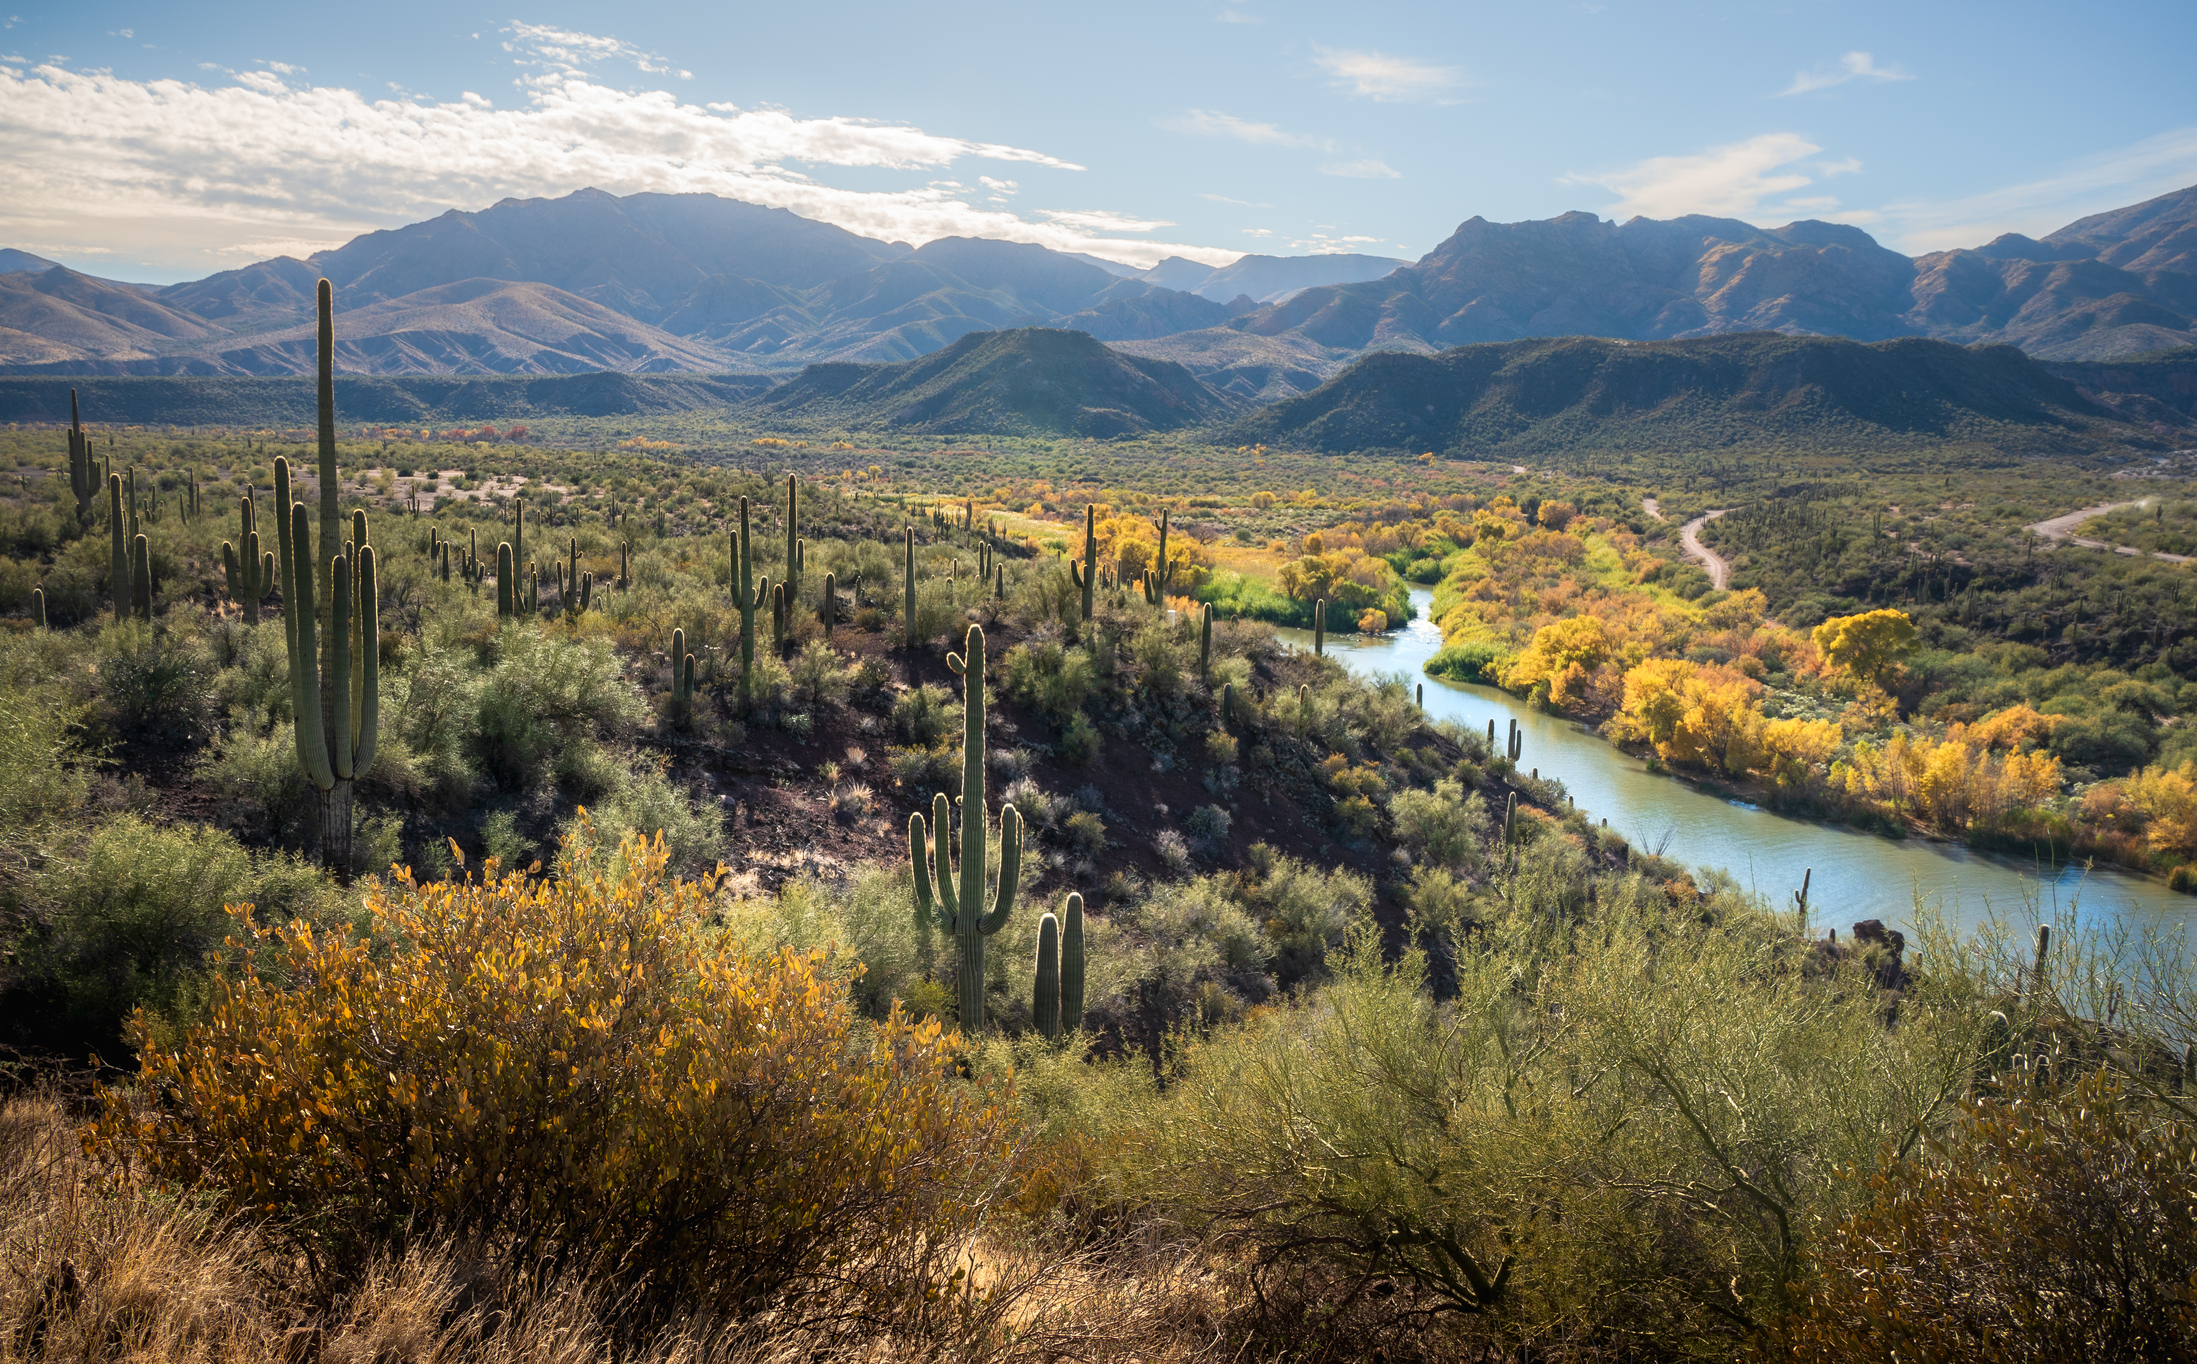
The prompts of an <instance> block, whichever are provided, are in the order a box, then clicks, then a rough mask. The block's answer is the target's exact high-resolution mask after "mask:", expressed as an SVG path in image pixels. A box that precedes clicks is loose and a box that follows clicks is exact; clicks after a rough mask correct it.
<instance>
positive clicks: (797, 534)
mask: <svg viewBox="0 0 2197 1364" xmlns="http://www.w3.org/2000/svg"><path fill="white" fill-rule="evenodd" d="M800 522H801V483H800V481H799V480H798V479H796V478H795V477H794V476H793V475H792V474H787V475H786V571H785V572H784V573H783V574H781V575H780V577H782V578H783V579H784V580H785V585H786V605H788V606H792V605H793V604H794V603H795V602H796V601H798V600H799V599H800V596H801V570H802V569H803V568H805V567H806V566H807V564H806V560H807V559H808V557H809V547H808V544H807V542H806V541H804V540H802V539H801V529H800Z"/></svg>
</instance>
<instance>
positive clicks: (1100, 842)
mask: <svg viewBox="0 0 2197 1364" xmlns="http://www.w3.org/2000/svg"><path fill="white" fill-rule="evenodd" d="M1061 827H1062V829H1063V831H1064V832H1066V834H1067V835H1068V845H1069V846H1070V847H1072V848H1074V849H1075V850H1076V851H1077V852H1079V853H1082V854H1083V855H1084V856H1086V857H1096V856H1097V855H1098V854H1100V853H1102V852H1104V851H1105V850H1106V825H1105V823H1104V822H1103V821H1102V820H1100V819H1099V817H1098V816H1097V815H1095V814H1093V813H1092V812H1091V811H1089V810H1078V811H1076V812H1075V813H1074V814H1072V815H1070V816H1068V819H1067V821H1066V823H1064V824H1063V825H1062V826H1061Z"/></svg>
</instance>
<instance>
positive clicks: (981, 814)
mask: <svg viewBox="0 0 2197 1364" xmlns="http://www.w3.org/2000/svg"><path fill="white" fill-rule="evenodd" d="M962 647H963V650H964V652H962V653H960V654H948V655H946V666H947V667H949V668H951V669H952V670H953V671H955V672H957V673H959V674H961V676H962V681H963V684H964V687H963V697H962V702H961V875H960V878H959V879H958V880H957V879H956V878H955V876H954V870H953V866H952V855H951V853H950V852H949V851H948V845H949V844H950V843H951V842H952V831H953V803H952V802H951V801H949V800H948V799H947V798H946V793H945V792H944V791H941V792H939V793H938V794H937V796H936V797H935V798H934V799H933V800H932V801H931V824H930V839H929V841H930V843H931V845H932V848H933V856H932V858H931V859H929V860H926V859H925V858H924V856H923V845H924V842H925V839H924V827H923V816H922V814H921V813H920V812H919V813H916V814H911V815H909V816H908V860H909V862H910V863H911V864H912V865H913V867H914V869H915V921H916V929H917V931H918V933H919V934H921V935H922V936H923V937H924V938H925V939H926V940H928V938H929V937H930V932H931V924H932V921H933V919H934V917H935V918H936V919H937V921H938V922H939V925H940V927H943V928H945V929H946V930H947V931H948V932H950V933H952V934H953V935H954V939H955V942H956V944H957V945H958V946H959V948H960V961H959V965H958V967H957V969H956V972H955V981H954V984H955V987H956V992H957V993H958V995H959V996H960V1002H961V1027H962V1030H963V1031H964V1032H968V1033H974V1032H976V1031H977V1030H978V1029H979V1028H981V1027H983V1026H984V940H985V939H986V938H988V937H990V936H991V935H992V934H994V933H997V932H998V931H999V930H1000V929H1001V928H1002V927H1003V926H1004V925H1005V924H1006V922H1007V916H1008V914H1009V913H1011V912H1012V911H1013V909H1014V905H1015V880H1016V878H1017V877H1018V876H1019V875H1020V873H1021V870H1022V816H1021V815H1020V814H1018V813H1017V812H1016V810H1015V807H1014V806H1012V805H1008V806H1006V807H1004V808H1002V809H1001V810H1000V812H999V882H998V888H997V890H996V891H995V892H994V894H993V896H992V899H991V904H990V906H989V907H988V908H987V907H986V904H985V895H984V881H985V835H986V834H987V833H988V832H989V825H990V822H991V821H990V818H989V816H987V815H986V814H985V807H984V627H982V626H980V625H972V626H970V627H969V633H968V635H967V637H966V639H965V642H964V644H963V646H962ZM932 861H935V862H936V863H937V865H938V876H937V881H936V885H935V889H934V885H933V881H932V877H931V862H932Z"/></svg>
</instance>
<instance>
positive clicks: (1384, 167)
mask: <svg viewBox="0 0 2197 1364" xmlns="http://www.w3.org/2000/svg"><path fill="white" fill-rule="evenodd" d="M1320 174H1322V175H1339V176H1341V177H1343V178H1344V179H1345V180H1401V179H1403V178H1404V177H1403V173H1402V172H1401V171H1398V170H1395V169H1393V168H1391V167H1390V166H1389V164H1388V163H1387V162H1385V161H1375V160H1372V159H1371V158H1367V159H1365V160H1362V161H1334V162H1330V163H1328V164H1327V165H1325V166H1322V167H1320Z"/></svg>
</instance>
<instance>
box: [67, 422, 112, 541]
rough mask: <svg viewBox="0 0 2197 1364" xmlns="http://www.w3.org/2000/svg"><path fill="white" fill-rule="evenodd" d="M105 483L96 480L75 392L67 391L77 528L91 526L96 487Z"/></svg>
mask: <svg viewBox="0 0 2197 1364" xmlns="http://www.w3.org/2000/svg"><path fill="white" fill-rule="evenodd" d="M104 481H105V480H103V479H101V478H100V477H99V461H97V460H95V459H93V458H92V442H91V437H89V436H87V435H85V434H84V421H83V419H82V418H81V417H79V416H78V415H77V409H76V390H75V389H73V388H72V389H70V390H69V491H70V492H72V493H75V494H76V519H77V522H78V524H80V525H86V526H88V525H90V524H91V523H92V501H93V499H94V498H97V497H98V496H99V485H100V484H101V483H102V482H104Z"/></svg>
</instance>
